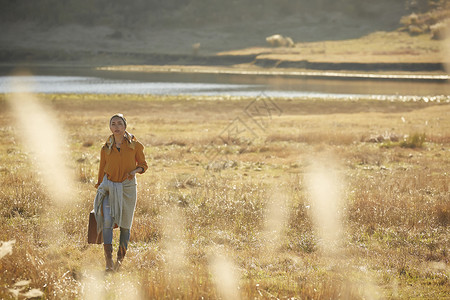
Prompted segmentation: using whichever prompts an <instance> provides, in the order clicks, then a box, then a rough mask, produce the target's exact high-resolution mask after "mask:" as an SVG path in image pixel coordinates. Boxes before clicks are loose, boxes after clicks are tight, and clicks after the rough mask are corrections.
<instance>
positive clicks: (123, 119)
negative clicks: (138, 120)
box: [109, 114, 127, 128]
mask: <svg viewBox="0 0 450 300" xmlns="http://www.w3.org/2000/svg"><path fill="white" fill-rule="evenodd" d="M114 118H121V119H122V121H123V124H125V128H127V119H125V117H124V116H123V115H122V114H115V115H114V116H112V117H111V119H109V125H110V126H111V121H112V119H114Z"/></svg>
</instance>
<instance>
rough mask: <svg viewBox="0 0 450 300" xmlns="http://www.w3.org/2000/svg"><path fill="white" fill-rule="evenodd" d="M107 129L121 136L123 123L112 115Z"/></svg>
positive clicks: (123, 128) (123, 131) (123, 130)
mask: <svg viewBox="0 0 450 300" xmlns="http://www.w3.org/2000/svg"><path fill="white" fill-rule="evenodd" d="M109 129H110V130H111V132H112V133H113V134H114V135H116V136H123V135H124V134H125V123H124V122H123V120H122V119H121V118H119V117H114V118H112V119H111V123H109Z"/></svg>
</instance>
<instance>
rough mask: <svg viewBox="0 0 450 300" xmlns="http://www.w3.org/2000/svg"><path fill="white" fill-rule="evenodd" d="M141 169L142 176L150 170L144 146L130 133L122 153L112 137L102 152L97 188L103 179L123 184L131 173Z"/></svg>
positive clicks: (122, 146)
mask: <svg viewBox="0 0 450 300" xmlns="http://www.w3.org/2000/svg"><path fill="white" fill-rule="evenodd" d="M137 167H141V168H142V169H143V171H142V172H140V173H141V174H142V173H144V172H145V171H146V170H147V169H148V165H147V162H146V161H145V155H144V146H143V145H142V144H141V143H140V142H139V141H138V140H137V139H136V137H134V136H133V135H131V134H129V133H128V132H127V133H126V134H125V138H124V139H123V141H122V144H121V146H120V151H119V150H118V149H117V148H116V147H115V142H114V136H113V135H111V136H110V137H109V138H108V140H107V141H106V143H105V145H104V146H103V147H102V150H101V152H100V167H99V170H98V180H97V184H96V185H95V187H96V188H98V186H99V185H100V184H101V183H102V181H103V177H104V176H105V174H106V176H107V178H108V179H109V180H111V181H113V182H123V181H124V180H125V179H127V178H128V175H129V173H130V172H131V171H133V170H134V169H136V168H137Z"/></svg>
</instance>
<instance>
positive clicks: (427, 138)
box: [0, 95, 450, 299]
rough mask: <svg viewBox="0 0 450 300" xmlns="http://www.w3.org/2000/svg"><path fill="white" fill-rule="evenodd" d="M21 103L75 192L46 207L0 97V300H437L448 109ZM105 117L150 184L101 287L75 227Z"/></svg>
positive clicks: (89, 196)
mask: <svg viewBox="0 0 450 300" xmlns="http://www.w3.org/2000/svg"><path fill="white" fill-rule="evenodd" d="M37 97H38V98H39V101H40V103H41V104H42V105H43V106H44V107H45V108H46V109H45V111H47V112H50V111H52V112H53V115H54V116H55V118H56V120H55V121H56V122H57V123H58V124H60V130H61V131H62V132H63V133H64V138H63V139H61V140H60V141H63V142H64V147H65V152H66V153H67V154H68V157H69V158H68V159H67V160H65V166H64V167H67V168H68V169H69V170H71V171H73V172H74V174H75V175H74V176H75V182H74V190H73V192H72V200H70V201H66V202H65V204H64V205H59V204H57V203H56V202H55V201H54V199H53V198H54V197H55V196H54V195H53V196H52V194H51V193H50V192H48V189H47V188H46V185H45V182H43V180H42V174H43V172H44V170H42V169H37V168H36V167H35V164H34V163H33V157H34V156H35V155H34V154H35V152H34V150H35V149H32V147H27V146H25V145H26V144H25V143H24V141H23V139H21V137H20V130H19V128H18V126H16V125H15V124H16V123H15V117H14V115H13V110H12V108H11V105H10V104H9V103H8V101H7V100H6V96H5V95H0V138H1V141H2V143H1V144H0V174H1V176H0V178H1V179H0V184H1V189H0V203H1V205H0V241H2V242H1V244H0V247H1V248H0V249H1V251H0V298H3V299H14V298H15V297H19V298H21V299H22V298H25V297H28V298H31V297H33V296H37V297H41V298H45V299H101V298H104V299H120V298H126V299H219V298H220V299H238V298H240V299H385V298H387V299H410V298H420V299H439V298H441V299H445V298H447V299H448V295H449V294H450V281H449V276H450V267H449V257H450V254H449V250H450V232H449V230H448V229H449V226H450V174H449V170H450V168H449V167H450V118H449V115H450V104H449V103H448V102H438V101H428V102H425V101H400V100H399V101H379V100H358V101H355V100H342V99H341V100H333V99H329V100H323V99H268V98H264V97H260V98H256V99H250V98H229V97H216V98H212V97H205V98H202V97H195V98H194V97H188V96H185V97H184V96H170V97H169V96H167V97H163V96H145V95H144V96H138V95H134V96H133V95H81V96H80V95H38V96H37ZM116 112H122V113H124V115H125V116H126V117H127V118H128V124H129V128H128V129H129V131H130V132H132V133H134V134H135V135H136V136H137V138H138V139H139V140H140V141H141V142H142V143H143V144H144V145H145V146H146V149H145V153H146V156H147V159H148V163H149V170H148V171H147V172H146V173H145V174H143V175H140V176H138V204H137V208H136V213H135V219H134V223H133V227H132V230H131V241H130V246H129V251H128V253H127V256H126V258H125V261H124V265H123V268H122V269H121V270H120V272H117V273H114V274H110V275H106V276H105V274H104V273H103V270H104V257H103V249H102V247H101V246H100V245H88V244H87V223H88V214H89V212H90V210H91V208H92V205H93V199H94V197H95V188H94V183H95V180H96V176H97V168H98V163H99V153H100V147H101V145H102V143H103V142H104V141H105V139H106V137H107V136H108V135H109V129H108V120H109V117H110V116H111V115H112V114H114V113H116ZM32 120H33V118H31V116H30V122H32ZM32 128H33V130H34V131H33V133H34V134H35V135H36V136H37V137H39V136H42V139H41V140H40V143H42V144H44V145H47V147H49V148H50V147H51V143H50V142H49V141H48V140H47V139H46V138H45V137H46V132H47V130H51V129H47V128H45V127H43V126H41V124H39V123H36V124H32ZM49 151H50V149H49ZM55 159H56V158H55ZM41 168H45V166H44V167H41ZM61 168H63V166H61ZM52 175H53V176H54V178H55V182H57V181H56V179H58V177H61V176H65V175H64V174H61V173H60V172H58V170H55V171H54V173H52ZM117 233H118V232H115V239H114V242H115V243H116V244H115V245H114V247H115V249H117V248H116V247H117V243H118V236H117V235H116V234H117Z"/></svg>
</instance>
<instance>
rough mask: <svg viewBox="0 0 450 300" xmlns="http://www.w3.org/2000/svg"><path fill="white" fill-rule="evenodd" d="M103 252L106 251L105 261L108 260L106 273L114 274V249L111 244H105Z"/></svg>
mask: <svg viewBox="0 0 450 300" xmlns="http://www.w3.org/2000/svg"><path fill="white" fill-rule="evenodd" d="M103 250H104V251H105V260H106V269H105V271H106V272H112V271H113V270H114V269H113V265H114V261H113V259H112V252H113V248H112V245H111V244H103Z"/></svg>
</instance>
